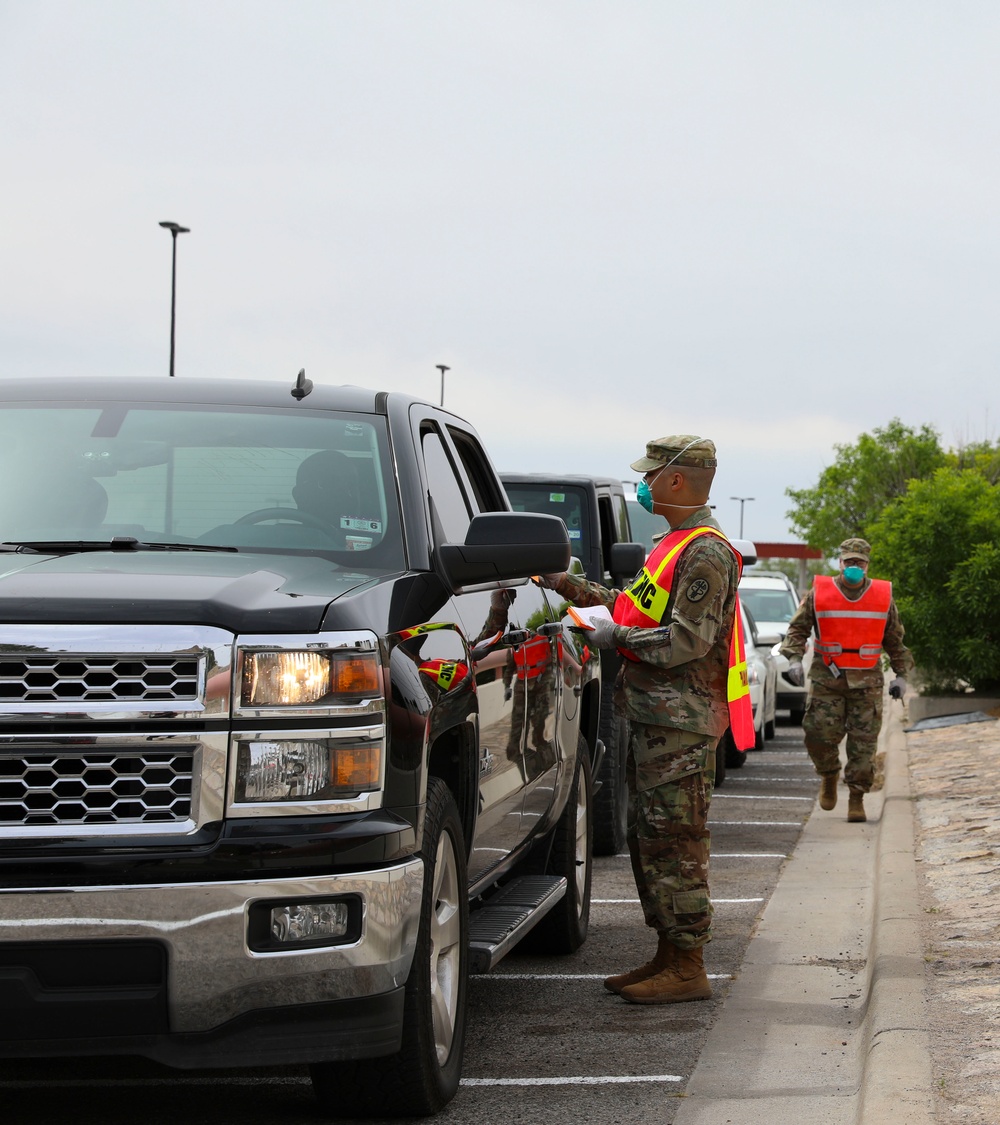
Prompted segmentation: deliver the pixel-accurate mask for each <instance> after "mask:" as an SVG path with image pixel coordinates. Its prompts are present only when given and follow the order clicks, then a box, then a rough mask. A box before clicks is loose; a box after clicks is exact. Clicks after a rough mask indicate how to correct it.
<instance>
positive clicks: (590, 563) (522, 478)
mask: <svg viewBox="0 0 1000 1125" xmlns="http://www.w3.org/2000/svg"><path fill="white" fill-rule="evenodd" d="M500 479H501V480H502V481H503V485H504V488H506V490H507V495H508V496H509V497H510V501H511V505H512V506H513V508H514V510H515V511H519V512H540V513H545V514H548V515H555V516H559V517H560V519H562V521H563V522H564V523H565V524H566V528H567V531H568V533H569V541H570V548H571V550H572V552H573V557H574V558H576V559H579V561H580V564H581V566H582V572H583V574H584V575H586V577H587V578H589V579H590V580H591V581H592V582H600V583H601V584H602V585H604V586H617V587H624V586H625V585H627V584H628V582H630V581H631V579H632V578H633V577H634V576H635V574H636V572H637V571H638V570H639V569H640V568H641V566H642V564H643V562H644V561H645V559H646V555H647V554H648V553H649V552H648V548H647V547H645V546H642V545H640V544H639V543H637V542H633V535H632V530H631V527H630V524H629V512H628V507H627V505H626V502H625V501H626V497H625V490H624V488H623V487H622V482H621V481H620V480H616V479H615V478H614V477H589V476H582V475H575V474H568V475H563V476H560V475H558V474H549V473H509V472H501V474H500ZM620 664H621V657H620V656H619V655H618V653H617V652H615V651H614V650H613V649H603V650H602V651H601V669H602V671H601V679H602V682H603V684H604V688H605V690H604V694H603V697H602V700H601V725H600V738H601V742H602V743H603V746H604V764H603V767H602V769H601V770H600V772H599V774H598V780H599V781H600V783H601V788H600V790H599V791H598V794H597V800H596V801H595V802H594V803H595V812H594V853H595V854H596V855H615V854H616V853H618V852H620V851H621V850H622V849H623V848H624V846H625V827H626V815H627V810H628V786H627V783H626V780H625V756H626V753H627V750H628V747H627V737H628V736H627V733H626V726H625V721H624V719H623V718H622V717H621V715H620V714H619V713H618V712H617V711H616V709H615V707H614V703H613V699H612V693H611V688H612V685H613V684H614V682H615V677H616V675H617V674H618V668H619V666H620Z"/></svg>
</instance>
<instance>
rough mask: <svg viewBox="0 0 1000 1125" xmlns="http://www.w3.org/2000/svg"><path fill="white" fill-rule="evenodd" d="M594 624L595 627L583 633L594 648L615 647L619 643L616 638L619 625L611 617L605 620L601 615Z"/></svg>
mask: <svg viewBox="0 0 1000 1125" xmlns="http://www.w3.org/2000/svg"><path fill="white" fill-rule="evenodd" d="M593 624H594V627H593V629H588V630H587V631H586V632H585V633H584V634H583V636H584V639H585V640H586V642H587V644H589V645H592V646H593V647H594V648H615V646H616V645H617V644H618V642H617V641H616V640H615V630H616V629H617V628H618V626H617V625H616V624H615V623H614V622H613V621H611V620H610V619H608V620H605V619H604V618H600V617H598V618H597V619H596V620H595V621H594V623H593Z"/></svg>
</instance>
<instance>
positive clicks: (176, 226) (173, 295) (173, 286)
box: [160, 222, 191, 378]
mask: <svg viewBox="0 0 1000 1125" xmlns="http://www.w3.org/2000/svg"><path fill="white" fill-rule="evenodd" d="M160 226H161V227H163V228H164V229H165V230H168V231H170V235H171V237H172V239H173V254H172V263H171V267H170V376H171V378H173V374H174V322H175V317H176V313H177V236H178V235H179V234H190V232H191V228H190V227H182V226H181V225H180V223H170V222H162V223H160Z"/></svg>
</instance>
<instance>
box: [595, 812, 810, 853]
mask: <svg viewBox="0 0 1000 1125" xmlns="http://www.w3.org/2000/svg"><path fill="white" fill-rule="evenodd" d="M758 823H760V824H767V823H771V824H788V825H792V824H798V823H799V822H798V821H797V820H789V821H770V822H768V821H756V820H714V821H709V824H758ZM629 858H630V857H629V856H628V855H626V854H624V853H622V852H619V853H618V854H617V855H616V856H615V859H629ZM712 859H788V853H787V852H712Z"/></svg>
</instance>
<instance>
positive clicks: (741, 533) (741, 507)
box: [729, 496, 754, 539]
mask: <svg viewBox="0 0 1000 1125" xmlns="http://www.w3.org/2000/svg"><path fill="white" fill-rule="evenodd" d="M729 499H730V500H739V502H740V538H741V539H742V538H743V505H744V504H745V503H746V502H747V501H748V500H753V499H754V497H752V496H730V497H729Z"/></svg>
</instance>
